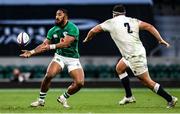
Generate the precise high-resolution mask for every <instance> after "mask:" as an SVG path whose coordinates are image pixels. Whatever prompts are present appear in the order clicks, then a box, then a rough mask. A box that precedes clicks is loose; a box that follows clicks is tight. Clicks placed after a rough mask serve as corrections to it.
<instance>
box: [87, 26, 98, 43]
mask: <svg viewBox="0 0 180 114" xmlns="http://www.w3.org/2000/svg"><path fill="white" fill-rule="evenodd" d="M96 34H97V33H96V32H95V31H94V30H93V29H91V30H90V31H89V32H88V34H87V36H86V39H87V41H89V40H92V38H93V37H94V36H95V35H96Z"/></svg>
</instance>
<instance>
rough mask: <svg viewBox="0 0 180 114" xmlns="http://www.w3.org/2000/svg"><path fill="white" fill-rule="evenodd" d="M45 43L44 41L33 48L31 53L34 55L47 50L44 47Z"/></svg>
mask: <svg viewBox="0 0 180 114" xmlns="http://www.w3.org/2000/svg"><path fill="white" fill-rule="evenodd" d="M43 45H45V44H44V43H43V44H41V45H39V46H37V47H36V48H35V49H33V50H31V51H30V52H31V54H32V55H36V54H39V53H43V52H45V50H44V49H43V48H42V47H43Z"/></svg>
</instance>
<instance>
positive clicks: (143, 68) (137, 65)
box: [128, 55, 148, 76]
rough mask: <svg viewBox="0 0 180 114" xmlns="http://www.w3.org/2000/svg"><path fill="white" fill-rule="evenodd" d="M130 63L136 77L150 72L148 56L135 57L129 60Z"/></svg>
mask: <svg viewBox="0 0 180 114" xmlns="http://www.w3.org/2000/svg"><path fill="white" fill-rule="evenodd" d="M128 61H129V64H130V65H129V67H130V68H131V70H132V72H133V74H134V75H135V76H138V75H141V74H143V73H145V72H147V71H148V68H147V59H146V56H144V55H140V56H134V57H132V58H130V59H128Z"/></svg>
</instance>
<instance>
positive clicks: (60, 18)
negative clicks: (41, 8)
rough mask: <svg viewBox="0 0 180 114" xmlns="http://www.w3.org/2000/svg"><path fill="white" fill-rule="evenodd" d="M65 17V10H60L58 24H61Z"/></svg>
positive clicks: (57, 16)
mask: <svg viewBox="0 0 180 114" xmlns="http://www.w3.org/2000/svg"><path fill="white" fill-rule="evenodd" d="M64 19H65V14H64V13H63V11H61V10H58V11H57V12H56V20H55V23H56V25H61V24H62V23H63V21H64Z"/></svg>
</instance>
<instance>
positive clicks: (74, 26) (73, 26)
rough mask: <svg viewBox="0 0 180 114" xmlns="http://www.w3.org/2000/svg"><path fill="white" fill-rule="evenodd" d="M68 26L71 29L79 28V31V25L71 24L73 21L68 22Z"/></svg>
mask: <svg viewBox="0 0 180 114" xmlns="http://www.w3.org/2000/svg"><path fill="white" fill-rule="evenodd" d="M68 26H69V27H71V28H77V29H78V27H77V25H76V24H74V23H73V22H71V21H68Z"/></svg>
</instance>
